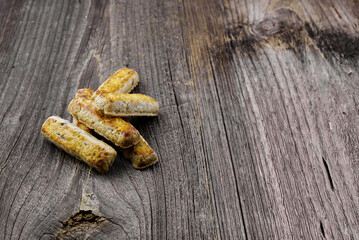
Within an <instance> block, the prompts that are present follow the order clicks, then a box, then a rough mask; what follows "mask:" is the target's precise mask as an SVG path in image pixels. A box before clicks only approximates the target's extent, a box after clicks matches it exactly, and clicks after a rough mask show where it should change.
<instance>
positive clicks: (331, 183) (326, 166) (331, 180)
mask: <svg viewBox="0 0 359 240" xmlns="http://www.w3.org/2000/svg"><path fill="white" fill-rule="evenodd" d="M322 160H323V165H324V168H325V172H326V174H327V177H328V180H329V184H330V188H331V189H332V191H334V189H335V188H334V183H333V179H332V176H331V174H330V170H329V166H328V163H327V161H326V160H325V159H324V157H322Z"/></svg>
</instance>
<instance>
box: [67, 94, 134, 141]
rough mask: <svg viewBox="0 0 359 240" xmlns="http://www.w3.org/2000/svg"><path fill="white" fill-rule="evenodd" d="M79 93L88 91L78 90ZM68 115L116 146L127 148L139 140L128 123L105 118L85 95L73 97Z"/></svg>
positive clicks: (119, 119) (122, 120) (120, 119)
mask: <svg viewBox="0 0 359 240" xmlns="http://www.w3.org/2000/svg"><path fill="white" fill-rule="evenodd" d="M79 91H90V90H84V89H80V90H79ZM68 111H69V113H70V114H71V115H72V116H73V117H74V118H76V119H78V120H79V121H80V122H81V123H83V124H84V125H86V127H88V128H90V129H93V130H94V131H95V132H97V133H98V134H99V135H101V136H103V137H105V138H106V139H107V140H109V141H111V142H113V143H114V144H115V145H116V146H119V147H122V148H128V147H131V146H133V145H135V144H136V143H138V142H139V140H140V133H139V132H138V131H137V129H136V128H135V127H134V126H132V125H131V124H130V123H129V122H127V121H125V120H124V119H122V118H113V117H108V116H105V115H104V114H103V113H101V112H100V111H98V110H97V109H96V108H95V107H94V106H93V105H92V100H90V99H88V98H87V96H85V95H79V96H78V97H75V98H74V99H73V100H72V101H71V102H70V105H69V107H68Z"/></svg>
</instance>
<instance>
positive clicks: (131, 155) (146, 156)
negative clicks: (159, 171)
mask: <svg viewBox="0 0 359 240" xmlns="http://www.w3.org/2000/svg"><path fill="white" fill-rule="evenodd" d="M121 152H122V153H123V156H124V157H125V158H127V159H129V160H131V162H132V166H133V167H134V168H136V169H144V168H147V167H149V166H151V165H153V164H155V163H156V162H157V160H158V158H157V154H156V153H155V152H154V151H153V150H152V148H151V147H150V146H149V145H148V143H147V142H146V140H145V139H143V137H142V136H141V140H140V141H139V142H138V143H137V144H136V145H135V146H133V147H131V148H126V149H121Z"/></svg>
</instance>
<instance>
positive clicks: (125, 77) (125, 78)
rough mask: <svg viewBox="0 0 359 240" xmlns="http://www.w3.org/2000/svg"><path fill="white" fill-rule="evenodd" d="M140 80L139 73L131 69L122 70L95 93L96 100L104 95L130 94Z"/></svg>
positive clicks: (93, 97)
mask: <svg viewBox="0 0 359 240" xmlns="http://www.w3.org/2000/svg"><path fill="white" fill-rule="evenodd" d="M139 81H140V78H139V76H138V73H137V72H135V71H134V70H132V69H129V68H122V69H120V70H118V71H117V72H115V73H114V74H113V75H112V76H111V77H109V78H108V79H107V80H106V81H105V82H104V83H103V84H102V85H101V86H100V87H99V88H98V89H97V90H96V92H95V94H94V95H93V96H92V99H93V100H95V99H96V98H97V97H98V96H99V95H101V94H103V93H129V92H131V91H132V89H134V88H135V87H136V86H137V85H138V82H139Z"/></svg>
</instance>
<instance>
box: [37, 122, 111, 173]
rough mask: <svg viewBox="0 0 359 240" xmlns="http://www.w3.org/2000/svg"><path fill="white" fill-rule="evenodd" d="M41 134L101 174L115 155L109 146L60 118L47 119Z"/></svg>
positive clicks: (105, 170) (108, 166)
mask: <svg viewBox="0 0 359 240" xmlns="http://www.w3.org/2000/svg"><path fill="white" fill-rule="evenodd" d="M41 133H42V134H43V135H44V136H45V137H46V138H47V139H48V140H50V141H51V142H52V143H54V144H55V145H56V146H57V147H59V148H61V149H63V150H64V151H66V152H67V153H69V154H70V155H72V156H74V157H76V158H78V159H79V160H81V161H83V162H85V163H86V164H87V165H89V166H90V167H92V168H95V169H96V170H97V171H99V172H101V173H105V172H107V170H108V169H109V168H110V167H111V165H112V163H113V161H114V160H115V158H116V155H117V153H116V151H115V149H113V148H112V147H111V146H109V145H108V144H106V143H104V142H103V141H100V140H98V139H97V138H95V137H93V136H92V135H90V134H89V133H87V132H86V131H84V130H82V129H81V128H79V127H77V126H75V125H73V124H71V123H70V122H69V121H67V120H65V119H62V118H60V117H56V116H52V117H49V118H48V119H47V120H46V121H45V123H44V124H43V125H42V128H41Z"/></svg>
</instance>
